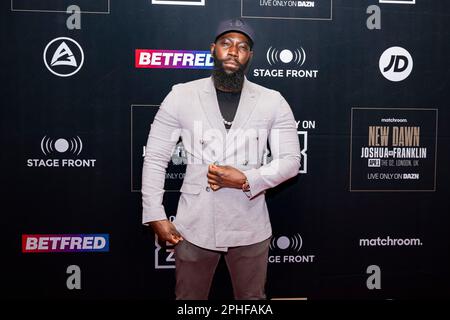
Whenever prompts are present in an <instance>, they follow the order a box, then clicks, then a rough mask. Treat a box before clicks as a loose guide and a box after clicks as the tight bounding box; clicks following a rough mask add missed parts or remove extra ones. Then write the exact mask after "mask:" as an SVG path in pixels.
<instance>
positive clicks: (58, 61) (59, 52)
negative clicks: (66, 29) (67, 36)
mask: <svg viewBox="0 0 450 320" xmlns="http://www.w3.org/2000/svg"><path fill="white" fill-rule="evenodd" d="M50 65H51V66H52V67H53V66H72V67H76V66H77V61H76V60H75V56H74V55H73V53H72V51H71V50H70V49H69V47H68V46H67V44H66V43H65V42H64V41H63V42H61V44H60V45H59V47H58V49H56V51H55V53H54V54H53V57H52V62H51V63H50Z"/></svg>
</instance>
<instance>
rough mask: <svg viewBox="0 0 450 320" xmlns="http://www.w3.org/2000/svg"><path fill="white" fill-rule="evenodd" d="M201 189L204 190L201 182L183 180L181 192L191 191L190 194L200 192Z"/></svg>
mask: <svg viewBox="0 0 450 320" xmlns="http://www.w3.org/2000/svg"><path fill="white" fill-rule="evenodd" d="M200 190H202V186H201V185H199V184H192V183H186V182H183V185H182V186H181V189H180V192H183V193H189V194H199V193H200Z"/></svg>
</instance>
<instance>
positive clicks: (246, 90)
mask: <svg viewBox="0 0 450 320" xmlns="http://www.w3.org/2000/svg"><path fill="white" fill-rule="evenodd" d="M256 101H257V92H256V91H255V89H254V88H252V85H251V83H250V82H249V81H248V80H247V77H246V78H245V80H244V86H243V87H242V92H241V98H240V100H239V106H238V109H237V111H236V115H235V116H234V120H233V124H232V125H231V128H230V130H229V132H228V134H227V138H226V140H227V144H226V146H227V148H228V147H230V145H231V144H232V142H233V139H234V138H235V136H236V135H238V134H239V133H240V132H241V130H242V128H243V127H244V125H245V124H246V123H247V121H248V120H249V119H250V116H251V114H252V112H253V111H254V110H255V107H256Z"/></svg>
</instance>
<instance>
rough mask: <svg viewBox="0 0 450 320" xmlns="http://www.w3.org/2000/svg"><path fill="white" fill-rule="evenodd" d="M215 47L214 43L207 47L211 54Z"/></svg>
mask: <svg viewBox="0 0 450 320" xmlns="http://www.w3.org/2000/svg"><path fill="white" fill-rule="evenodd" d="M215 47H216V44H215V43H211V46H210V47H209V51H211V54H213V52H214V49H215Z"/></svg>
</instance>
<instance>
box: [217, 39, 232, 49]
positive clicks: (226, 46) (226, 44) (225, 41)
mask: <svg viewBox="0 0 450 320" xmlns="http://www.w3.org/2000/svg"><path fill="white" fill-rule="evenodd" d="M219 44H220V45H221V46H222V47H224V48H228V47H230V46H231V41H229V40H226V39H224V40H221V41H220V42H219Z"/></svg>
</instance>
